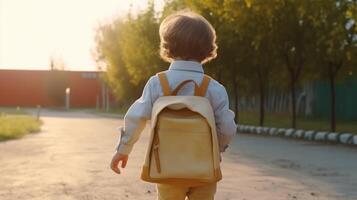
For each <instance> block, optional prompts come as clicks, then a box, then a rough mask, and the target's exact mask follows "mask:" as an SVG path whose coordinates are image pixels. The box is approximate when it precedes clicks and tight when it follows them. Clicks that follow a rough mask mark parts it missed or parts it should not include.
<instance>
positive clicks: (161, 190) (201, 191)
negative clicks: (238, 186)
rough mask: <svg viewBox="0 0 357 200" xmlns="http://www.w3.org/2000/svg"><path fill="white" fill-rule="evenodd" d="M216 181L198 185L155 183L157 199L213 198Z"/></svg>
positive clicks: (209, 199) (190, 199)
mask: <svg viewBox="0 0 357 200" xmlns="http://www.w3.org/2000/svg"><path fill="white" fill-rule="evenodd" d="M216 188H217V183H212V184H208V185H204V186H200V187H184V186H176V185H170V184H157V193H158V200H185V199H186V197H188V199H189V200H214V195H215V194H216Z"/></svg>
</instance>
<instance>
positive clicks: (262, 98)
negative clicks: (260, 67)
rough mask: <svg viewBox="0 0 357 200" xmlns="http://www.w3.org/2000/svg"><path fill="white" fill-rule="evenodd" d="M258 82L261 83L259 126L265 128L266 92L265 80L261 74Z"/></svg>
mask: <svg viewBox="0 0 357 200" xmlns="http://www.w3.org/2000/svg"><path fill="white" fill-rule="evenodd" d="M258 79H259V80H258V82H259V99H260V102H259V126H264V116H265V92H264V83H263V78H262V75H261V73H260V72H258Z"/></svg>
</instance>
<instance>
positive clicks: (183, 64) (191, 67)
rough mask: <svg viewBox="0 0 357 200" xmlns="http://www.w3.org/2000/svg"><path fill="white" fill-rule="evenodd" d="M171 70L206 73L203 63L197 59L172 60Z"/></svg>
mask: <svg viewBox="0 0 357 200" xmlns="http://www.w3.org/2000/svg"><path fill="white" fill-rule="evenodd" d="M169 70H178V71H191V72H199V73H204V71H203V67H202V64H201V63H199V62H196V61H187V60H175V61H172V62H171V64H170V67H169Z"/></svg>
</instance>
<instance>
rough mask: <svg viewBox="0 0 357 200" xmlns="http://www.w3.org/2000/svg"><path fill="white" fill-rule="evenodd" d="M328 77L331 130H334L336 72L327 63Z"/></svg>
mask: <svg viewBox="0 0 357 200" xmlns="http://www.w3.org/2000/svg"><path fill="white" fill-rule="evenodd" d="M329 68H330V69H329V79H330V91H331V107H330V109H331V116H330V117H331V124H330V125H331V131H332V132H335V131H336V80H335V78H336V73H334V70H333V69H332V65H331V64H330V65H329Z"/></svg>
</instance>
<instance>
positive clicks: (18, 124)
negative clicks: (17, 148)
mask: <svg viewBox="0 0 357 200" xmlns="http://www.w3.org/2000/svg"><path fill="white" fill-rule="evenodd" d="M40 127H41V121H38V120H36V118H34V117H31V116H27V115H23V114H16V115H12V114H4V113H1V114H0V141H2V140H8V139H15V138H20V137H22V136H24V135H26V134H28V133H35V132H38V131H40Z"/></svg>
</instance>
